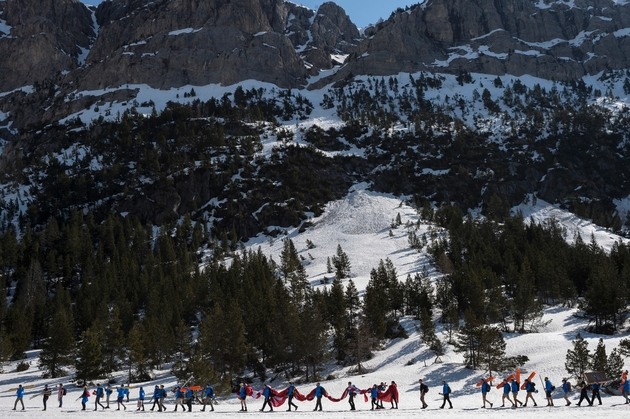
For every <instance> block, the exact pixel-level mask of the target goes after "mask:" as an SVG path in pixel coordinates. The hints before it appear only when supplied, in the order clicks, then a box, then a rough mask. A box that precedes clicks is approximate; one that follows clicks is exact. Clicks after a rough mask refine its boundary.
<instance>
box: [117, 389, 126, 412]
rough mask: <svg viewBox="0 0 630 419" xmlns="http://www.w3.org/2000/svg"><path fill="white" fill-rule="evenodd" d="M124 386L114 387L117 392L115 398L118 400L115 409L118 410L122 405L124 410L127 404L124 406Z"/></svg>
mask: <svg viewBox="0 0 630 419" xmlns="http://www.w3.org/2000/svg"><path fill="white" fill-rule="evenodd" d="M125 391H126V390H125V387H124V386H120V387H116V392H118V399H117V400H116V401H117V402H118V409H116V410H120V406H121V405H122V407H123V409H124V410H127V406H125V403H124V401H125Z"/></svg>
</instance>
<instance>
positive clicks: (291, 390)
mask: <svg viewBox="0 0 630 419" xmlns="http://www.w3.org/2000/svg"><path fill="white" fill-rule="evenodd" d="M287 395H288V396H289V409H288V410H287V412H290V411H291V406H293V407H295V410H297V408H298V407H297V404H295V403H293V397H295V384H293V381H289V390H288V391H287Z"/></svg>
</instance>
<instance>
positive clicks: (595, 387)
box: [591, 381, 602, 406]
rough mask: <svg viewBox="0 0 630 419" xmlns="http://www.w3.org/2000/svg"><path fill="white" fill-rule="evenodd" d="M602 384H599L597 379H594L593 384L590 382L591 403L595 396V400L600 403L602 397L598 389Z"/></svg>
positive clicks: (593, 401)
mask: <svg viewBox="0 0 630 419" xmlns="http://www.w3.org/2000/svg"><path fill="white" fill-rule="evenodd" d="M601 388H602V386H601V385H600V384H599V382H598V381H595V382H594V383H593V384H591V391H592V392H591V405H593V403H595V398H597V401H599V405H600V406H601V405H602V398H601V396H600V395H599V390H601Z"/></svg>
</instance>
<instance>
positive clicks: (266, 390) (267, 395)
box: [260, 384, 273, 412]
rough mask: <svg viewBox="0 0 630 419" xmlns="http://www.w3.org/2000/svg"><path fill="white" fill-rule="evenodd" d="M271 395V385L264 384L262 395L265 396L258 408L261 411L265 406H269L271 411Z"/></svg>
mask: <svg viewBox="0 0 630 419" xmlns="http://www.w3.org/2000/svg"><path fill="white" fill-rule="evenodd" d="M272 396H273V394H272V393H271V387H269V386H268V385H267V384H265V388H264V389H263V397H264V398H265V401H264V403H263V406H262V409H260V411H261V412H264V411H265V406H267V405H268V406H269V411H270V412H273V405H272V404H271V397H272Z"/></svg>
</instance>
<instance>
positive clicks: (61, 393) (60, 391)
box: [57, 384, 66, 407]
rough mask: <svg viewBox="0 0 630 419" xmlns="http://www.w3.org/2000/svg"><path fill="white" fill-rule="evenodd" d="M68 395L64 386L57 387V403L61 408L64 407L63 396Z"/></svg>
mask: <svg viewBox="0 0 630 419" xmlns="http://www.w3.org/2000/svg"><path fill="white" fill-rule="evenodd" d="M65 394H66V389H65V388H63V384H59V385H58V386H57V401H59V407H62V406H63V396H65Z"/></svg>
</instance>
